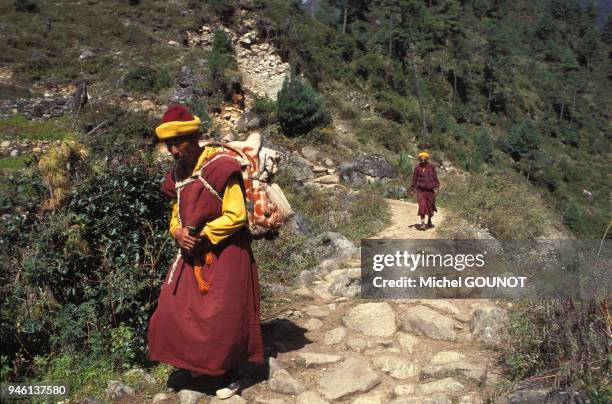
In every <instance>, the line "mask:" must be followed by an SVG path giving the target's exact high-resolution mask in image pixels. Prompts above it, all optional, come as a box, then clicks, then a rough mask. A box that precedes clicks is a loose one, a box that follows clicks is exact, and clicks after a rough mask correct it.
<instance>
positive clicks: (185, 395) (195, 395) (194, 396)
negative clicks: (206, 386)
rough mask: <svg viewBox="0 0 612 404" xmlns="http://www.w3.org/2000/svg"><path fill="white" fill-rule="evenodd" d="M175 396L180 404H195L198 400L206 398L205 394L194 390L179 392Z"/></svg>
mask: <svg viewBox="0 0 612 404" xmlns="http://www.w3.org/2000/svg"><path fill="white" fill-rule="evenodd" d="M177 395H178V398H179V400H180V403H181V404H196V403H197V402H198V400H199V399H200V398H202V397H205V396H206V394H203V393H200V392H199V391H194V390H181V391H179V392H178V394H177Z"/></svg>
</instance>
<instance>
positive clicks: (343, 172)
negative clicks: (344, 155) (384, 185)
mask: <svg viewBox="0 0 612 404" xmlns="http://www.w3.org/2000/svg"><path fill="white" fill-rule="evenodd" d="M339 168H340V176H341V177H342V179H343V180H344V181H346V182H347V183H348V184H349V185H352V186H359V185H364V184H367V183H368V182H371V181H373V180H381V179H383V178H395V177H397V174H398V171H397V169H396V168H395V167H393V166H392V165H391V163H389V162H388V161H387V159H385V158H384V157H383V156H381V155H378V154H366V155H363V156H360V157H358V158H356V159H355V160H353V161H350V162H344V163H342V164H340V167H339Z"/></svg>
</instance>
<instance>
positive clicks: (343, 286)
mask: <svg viewBox="0 0 612 404" xmlns="http://www.w3.org/2000/svg"><path fill="white" fill-rule="evenodd" d="M360 279H361V268H348V269H345V270H344V271H343V272H342V273H341V274H340V275H338V276H337V277H336V280H334V282H333V283H332V284H331V286H330V287H329V293H331V294H332V296H344V297H355V296H357V295H358V294H359V293H361V283H360Z"/></svg>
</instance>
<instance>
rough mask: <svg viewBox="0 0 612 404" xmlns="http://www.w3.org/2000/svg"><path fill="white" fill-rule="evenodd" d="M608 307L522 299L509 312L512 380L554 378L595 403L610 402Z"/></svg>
mask: <svg viewBox="0 0 612 404" xmlns="http://www.w3.org/2000/svg"><path fill="white" fill-rule="evenodd" d="M607 316H608V308H607V303H606V302H605V301H603V302H595V301H575V300H569V299H563V300H538V301H522V302H520V304H518V305H517V306H515V307H514V308H513V309H512V310H511V312H510V322H509V327H508V331H509V333H510V336H511V341H510V345H509V346H507V347H506V348H505V349H504V355H503V357H504V362H505V365H506V366H507V369H508V372H509V374H510V376H511V378H512V379H513V380H517V381H520V380H523V379H525V378H528V377H530V376H537V375H542V374H546V375H550V376H553V375H554V376H555V379H556V380H558V381H560V384H561V385H563V386H567V385H571V386H572V387H576V388H578V389H581V390H586V392H587V393H588V394H589V396H590V398H591V400H593V402H597V403H609V402H610V400H612V389H611V388H610V384H609V375H608V374H607V370H606V369H609V367H610V365H611V361H612V358H611V357H610V355H609V335H606V330H609V319H608V318H607Z"/></svg>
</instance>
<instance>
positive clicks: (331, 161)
mask: <svg viewBox="0 0 612 404" xmlns="http://www.w3.org/2000/svg"><path fill="white" fill-rule="evenodd" d="M323 164H325V165H326V166H328V167H333V166H334V161H333V160H332V159H330V158H326V159H324V160H323Z"/></svg>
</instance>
